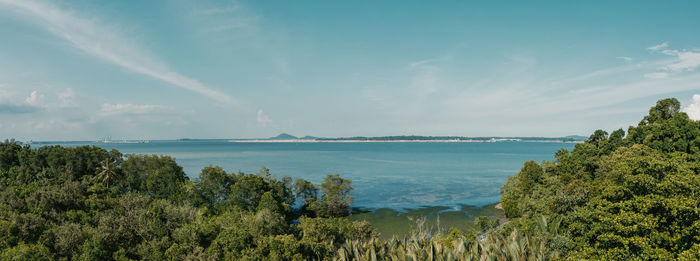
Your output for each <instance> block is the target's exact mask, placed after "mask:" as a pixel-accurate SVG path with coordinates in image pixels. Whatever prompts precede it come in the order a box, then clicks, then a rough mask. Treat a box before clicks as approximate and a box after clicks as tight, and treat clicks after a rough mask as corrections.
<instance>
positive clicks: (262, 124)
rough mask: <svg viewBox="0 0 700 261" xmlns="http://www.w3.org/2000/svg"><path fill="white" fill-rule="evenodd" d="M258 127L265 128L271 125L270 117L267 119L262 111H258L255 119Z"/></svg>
mask: <svg viewBox="0 0 700 261" xmlns="http://www.w3.org/2000/svg"><path fill="white" fill-rule="evenodd" d="M257 122H258V127H267V126H268V125H270V124H271V123H272V120H271V119H270V117H268V116H267V115H266V114H265V112H263V110H262V109H260V110H258V117H257Z"/></svg>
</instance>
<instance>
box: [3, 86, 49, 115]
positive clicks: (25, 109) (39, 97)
mask: <svg viewBox="0 0 700 261" xmlns="http://www.w3.org/2000/svg"><path fill="white" fill-rule="evenodd" d="M17 96H18V95H17V94H12V93H9V92H7V91H5V90H0V114H26V113H34V112H38V111H41V110H43V109H44V107H43V105H44V104H43V100H44V95H43V94H39V93H38V92H37V91H32V92H31V93H30V94H29V96H27V97H26V98H24V101H23V102H18V100H20V99H21V98H20V97H21V96H20V97H17Z"/></svg>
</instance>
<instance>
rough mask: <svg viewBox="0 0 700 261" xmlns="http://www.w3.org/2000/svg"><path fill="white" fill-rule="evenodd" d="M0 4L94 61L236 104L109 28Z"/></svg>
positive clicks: (27, 5) (47, 7)
mask: <svg viewBox="0 0 700 261" xmlns="http://www.w3.org/2000/svg"><path fill="white" fill-rule="evenodd" d="M0 4H4V5H6V6H9V7H11V8H12V10H14V11H17V12H18V13H20V14H22V15H24V16H25V17H26V18H27V19H30V20H31V21H32V22H34V23H35V24H37V25H38V26H40V27H42V28H43V29H45V30H47V31H49V32H51V33H53V34H55V35H56V36H58V37H60V38H63V39H64V40H66V41H68V42H70V43H71V44H73V45H74V46H75V47H76V48H78V49H80V50H82V51H84V52H85V53H87V54H89V55H92V56H94V57H96V58H99V59H101V60H104V61H107V62H109V63H112V64H115V65H118V66H121V67H123V68H125V69H127V70H130V71H132V72H136V73H139V74H143V75H147V76H150V77H152V78H155V79H158V80H161V81H164V82H166V83H169V84H172V85H175V86H178V87H181V88H184V89H187V90H190V91H193V92H196V93H199V94H201V95H204V96H206V97H208V98H210V99H213V100H215V101H218V102H222V103H224V104H237V103H236V101H235V99H234V98H233V97H231V96H229V95H227V94H225V93H222V92H220V91H217V90H214V89H211V88H209V87H208V86H206V85H204V84H203V83H201V82H199V81H198V80H196V79H192V78H189V77H187V76H184V75H182V74H180V73H177V72H175V71H173V70H171V69H169V68H168V66H167V65H165V64H164V63H163V62H161V61H159V60H158V59H156V58H154V57H153V56H152V55H151V54H150V53H149V52H148V51H145V50H143V49H141V48H139V46H137V45H136V44H134V43H133V42H132V41H130V40H129V38H130V37H128V36H122V35H120V34H119V33H118V32H117V31H116V30H114V29H112V28H110V27H109V26H106V25H102V24H98V23H97V22H95V21H94V20H91V19H87V18H84V17H81V16H78V15H75V14H73V13H69V12H66V11H64V10H61V9H59V8H57V7H55V6H53V5H51V4H49V3H45V2H39V1H32V0H0Z"/></svg>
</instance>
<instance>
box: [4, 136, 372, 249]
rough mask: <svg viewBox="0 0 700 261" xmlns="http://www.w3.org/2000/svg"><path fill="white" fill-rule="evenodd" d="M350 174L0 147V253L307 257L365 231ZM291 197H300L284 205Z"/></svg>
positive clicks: (93, 151) (366, 235)
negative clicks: (283, 172) (321, 176)
mask: <svg viewBox="0 0 700 261" xmlns="http://www.w3.org/2000/svg"><path fill="white" fill-rule="evenodd" d="M351 189H352V183H351V181H350V180H347V179H342V178H341V177H339V176H338V175H328V176H327V177H326V179H325V181H324V182H323V183H322V184H320V185H314V184H312V183H311V182H308V181H306V180H303V179H297V180H295V181H293V180H291V178H289V177H283V178H282V179H281V180H278V179H276V178H274V177H273V176H272V175H271V174H270V172H269V170H268V169H265V168H263V169H261V170H260V171H259V172H258V173H255V174H244V173H227V172H225V171H224V170H223V169H221V168H220V167H212V166H209V167H205V168H203V169H202V171H201V173H200V174H199V178H198V179H197V180H194V181H193V180H190V179H188V178H187V176H185V173H184V172H183V171H182V168H181V167H180V166H178V165H177V164H176V162H175V160H174V159H173V158H171V157H168V156H158V155H126V156H124V155H122V154H121V153H120V152H118V151H116V150H112V151H105V150H104V149H101V148H98V147H90V146H82V147H75V148H67V147H60V146H44V147H39V148H36V149H34V148H30V147H29V146H21V145H19V144H18V143H16V142H13V141H6V142H4V143H2V144H0V260H165V259H168V260H219V259H223V260H231V259H235V260H309V259H323V258H328V257H331V256H334V255H335V253H336V252H337V249H338V247H339V245H340V244H341V243H343V242H345V240H346V239H365V238H371V237H375V236H376V232H375V231H374V230H373V229H372V228H371V227H370V226H369V224H368V223H366V222H350V221H347V220H346V219H344V218H342V217H343V216H346V215H348V214H349V213H350V204H351V203H352V197H351V196H348V193H349V191H350V190H351ZM295 202H299V203H298V204H296V206H297V207H295V208H293V206H295Z"/></svg>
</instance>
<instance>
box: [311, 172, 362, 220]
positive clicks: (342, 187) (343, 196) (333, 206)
mask: <svg viewBox="0 0 700 261" xmlns="http://www.w3.org/2000/svg"><path fill="white" fill-rule="evenodd" d="M352 189H353V187H352V181H351V180H349V179H343V178H341V177H340V175H338V174H329V175H328V176H326V178H325V179H324V180H323V183H321V192H322V193H323V196H322V197H321V199H320V200H318V201H316V202H315V203H314V206H313V208H312V209H313V210H314V211H316V213H317V214H318V215H319V216H321V217H342V216H347V215H349V214H350V211H351V207H350V205H351V204H352V201H353V199H354V197H352V196H350V195H348V194H349V193H350V191H351V190H352Z"/></svg>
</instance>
